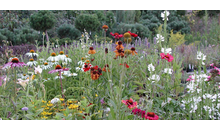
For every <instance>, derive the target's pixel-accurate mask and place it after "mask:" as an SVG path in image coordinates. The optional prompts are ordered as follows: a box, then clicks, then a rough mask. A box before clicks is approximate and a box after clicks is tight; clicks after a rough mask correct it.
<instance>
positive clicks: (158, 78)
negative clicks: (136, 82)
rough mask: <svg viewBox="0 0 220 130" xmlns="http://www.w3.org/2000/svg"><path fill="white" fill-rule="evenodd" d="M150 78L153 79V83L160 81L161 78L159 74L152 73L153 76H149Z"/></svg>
mask: <svg viewBox="0 0 220 130" xmlns="http://www.w3.org/2000/svg"><path fill="white" fill-rule="evenodd" d="M148 80H152V83H153V82H155V81H159V80H160V76H159V75H156V74H154V75H152V76H151V77H149V78H148Z"/></svg>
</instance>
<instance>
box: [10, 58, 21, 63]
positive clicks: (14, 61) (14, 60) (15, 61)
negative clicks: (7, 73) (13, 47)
mask: <svg viewBox="0 0 220 130" xmlns="http://www.w3.org/2000/svg"><path fill="white" fill-rule="evenodd" d="M11 62H13V63H18V62H19V60H18V58H13V59H12V60H11Z"/></svg>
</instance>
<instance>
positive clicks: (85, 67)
mask: <svg viewBox="0 0 220 130" xmlns="http://www.w3.org/2000/svg"><path fill="white" fill-rule="evenodd" d="M91 67H92V65H91V64H90V63H88V64H87V63H85V65H84V67H83V70H84V72H86V71H89V70H90V69H91Z"/></svg>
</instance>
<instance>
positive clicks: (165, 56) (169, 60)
mask: <svg viewBox="0 0 220 130" xmlns="http://www.w3.org/2000/svg"><path fill="white" fill-rule="evenodd" d="M160 56H161V59H165V60H167V61H168V62H171V61H173V56H172V55H170V54H169V53H167V54H166V55H165V54H164V53H160Z"/></svg>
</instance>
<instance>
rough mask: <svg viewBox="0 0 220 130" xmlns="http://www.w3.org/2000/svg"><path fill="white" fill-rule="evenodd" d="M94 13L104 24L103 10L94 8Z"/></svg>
mask: <svg viewBox="0 0 220 130" xmlns="http://www.w3.org/2000/svg"><path fill="white" fill-rule="evenodd" d="M95 14H96V15H97V16H98V19H99V21H100V23H102V24H104V22H105V19H106V17H105V15H104V11H103V10H96V11H95Z"/></svg>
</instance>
